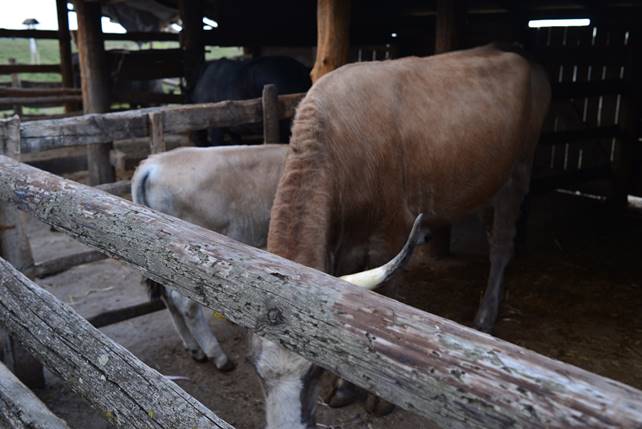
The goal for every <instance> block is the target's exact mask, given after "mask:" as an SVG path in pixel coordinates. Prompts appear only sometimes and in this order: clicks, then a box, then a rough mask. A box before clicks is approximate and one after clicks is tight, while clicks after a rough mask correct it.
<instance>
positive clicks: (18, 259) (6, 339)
mask: <svg viewBox="0 0 642 429" xmlns="http://www.w3.org/2000/svg"><path fill="white" fill-rule="evenodd" d="M2 125H3V128H4V129H3V130H2V132H1V133H0V135H3V136H4V144H3V145H2V146H1V147H0V153H2V154H4V155H7V156H10V157H12V158H18V155H19V154H20V118H19V117H18V116H14V117H13V118H11V119H10V120H8V121H4V122H3V123H2ZM0 227H1V228H0V256H2V257H3V258H4V259H6V260H7V261H8V262H9V263H11V265H13V266H14V267H15V268H16V269H18V270H19V271H21V272H22V273H24V274H25V275H26V276H27V277H32V276H33V275H34V273H35V264H34V260H33V254H32V253H31V245H30V244H29V238H28V236H27V230H26V221H25V215H24V213H22V212H20V211H19V210H18V209H17V208H16V207H14V206H12V205H10V204H0ZM2 337H3V341H2V344H1V345H0V346H1V347H2V349H3V360H4V361H5V363H6V365H7V366H8V367H9V368H11V370H12V371H13V373H14V374H15V375H16V377H18V378H19V379H20V380H22V382H23V383H25V384H26V385H27V386H29V387H34V388H36V387H44V385H45V378H44V372H43V370H42V364H40V362H39V361H37V360H36V359H34V358H33V357H32V356H31V355H30V354H29V353H28V352H27V351H26V350H25V349H24V348H22V346H20V344H18V343H17V342H15V341H14V339H13V338H11V337H10V336H8V335H3V336H2Z"/></svg>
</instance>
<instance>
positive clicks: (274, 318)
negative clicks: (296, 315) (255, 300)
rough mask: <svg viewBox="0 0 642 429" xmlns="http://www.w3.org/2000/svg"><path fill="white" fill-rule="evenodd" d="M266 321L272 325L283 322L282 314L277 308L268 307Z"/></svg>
mask: <svg viewBox="0 0 642 429" xmlns="http://www.w3.org/2000/svg"><path fill="white" fill-rule="evenodd" d="M267 320H268V323H269V324H270V325H272V326H275V325H280V324H281V323H283V314H281V310H279V309H278V308H270V309H269V310H268V312H267Z"/></svg>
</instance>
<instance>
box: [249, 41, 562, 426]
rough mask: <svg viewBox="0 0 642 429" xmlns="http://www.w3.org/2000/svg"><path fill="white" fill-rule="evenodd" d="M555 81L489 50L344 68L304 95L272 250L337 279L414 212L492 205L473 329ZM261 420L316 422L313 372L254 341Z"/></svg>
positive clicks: (369, 259)
mask: <svg viewBox="0 0 642 429" xmlns="http://www.w3.org/2000/svg"><path fill="white" fill-rule="evenodd" d="M549 101H550V86H549V83H548V80H547V78H546V75H545V73H544V71H543V70H542V69H541V68H540V67H538V66H535V65H533V64H531V63H529V61H527V60H526V59H524V58H523V57H522V56H520V55H518V54H516V53H512V52H504V51H501V50H499V49H497V48H495V47H492V46H486V47H481V48H477V49H472V50H467V51H460V52H453V53H448V54H443V55H436V56H433V57H428V58H404V59H400V60H394V61H384V62H372V63H360V64H351V65H347V66H345V67H342V68H340V69H338V70H336V71H334V72H332V73H330V74H328V75H326V76H324V77H323V78H321V79H320V80H319V81H318V82H317V83H316V84H315V85H314V87H313V88H312V89H311V90H310V91H309V92H308V94H307V96H306V97H305V99H304V100H303V101H302V102H301V104H300V106H299V108H298V110H297V114H296V118H295V122H294V127H293V134H292V139H291V142H290V151H289V154H288V157H287V159H286V164H285V169H284V173H283V176H282V178H281V181H280V183H279V187H278V189H277V194H276V198H275V201H274V206H273V208H272V215H271V221H270V228H269V233H268V250H269V251H271V252H273V253H276V254H278V255H280V256H284V257H286V258H288V259H291V260H294V261H297V262H299V263H302V264H304V265H307V266H310V267H314V268H316V269H319V270H322V271H325V272H329V273H332V274H335V275H341V274H345V273H347V272H354V271H358V270H362V269H364V268H367V267H370V266H374V265H378V264H380V263H381V262H382V261H385V260H386V259H387V258H388V257H389V256H390V255H391V254H393V253H394V251H395V249H398V248H399V247H401V242H402V241H403V240H404V238H405V234H406V231H407V230H408V228H409V225H410V224H411V223H412V220H413V219H414V217H415V215H416V214H417V213H421V212H423V213H425V214H426V220H425V222H426V224H427V226H431V225H439V224H442V223H446V222H452V221H456V220H457V219H459V218H461V217H463V216H465V215H467V214H468V213H470V212H472V211H476V210H478V209H483V208H485V207H492V209H493V213H494V216H493V223H492V230H491V233H490V234H489V241H490V266H491V269H490V276H489V280H488V286H487V289H486V293H485V295H484V297H483V300H482V304H481V306H480V309H479V311H478V313H477V316H476V318H475V322H474V324H475V326H476V327H477V328H479V329H481V330H484V331H490V330H491V329H492V327H493V325H494V322H495V319H496V317H497V312H498V307H499V302H500V297H501V294H502V280H503V276H504V269H505V267H506V265H507V264H508V262H509V260H510V258H511V257H512V254H513V238H514V235H515V223H516V220H517V218H518V214H519V209H520V204H521V202H522V200H523V197H524V195H525V193H526V192H527V190H528V186H529V178H530V172H531V164H532V159H533V153H534V149H535V145H536V142H537V140H538V137H539V134H540V129H541V126H542V122H543V120H544V116H545V114H546V112H547V110H548V105H549ZM253 358H254V360H255V365H256V369H257V372H258V374H259V376H260V377H261V379H262V382H263V386H264V390H265V393H266V420H267V427H268V428H269V429H276V428H286V427H287V428H311V427H315V413H316V409H315V408H316V406H315V404H316V394H317V386H318V375H319V373H320V371H319V370H317V368H316V367H315V366H314V365H312V364H311V363H309V362H307V361H306V360H305V359H303V358H301V357H299V356H298V355H296V354H293V353H291V352H288V351H286V350H284V349H282V348H280V347H279V346H278V345H276V344H274V343H272V342H270V341H267V340H263V339H260V338H258V337H255V338H254V339H253Z"/></svg>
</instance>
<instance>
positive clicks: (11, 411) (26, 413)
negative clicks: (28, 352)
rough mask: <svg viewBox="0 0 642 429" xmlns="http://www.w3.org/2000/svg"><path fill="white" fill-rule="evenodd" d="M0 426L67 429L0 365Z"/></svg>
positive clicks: (29, 428) (31, 428)
mask: <svg viewBox="0 0 642 429" xmlns="http://www.w3.org/2000/svg"><path fill="white" fill-rule="evenodd" d="M0 425H1V426H2V427H4V428H12V429H69V426H67V424H66V423H65V422H64V421H63V420H61V419H60V418H58V417H57V416H56V415H55V414H53V413H52V412H51V411H50V410H49V408H47V406H46V405H45V404H43V403H42V402H41V401H40V399H38V397H37V396H36V395H34V394H33V393H32V392H31V391H30V390H29V389H28V388H27V386H25V385H24V384H22V383H21V382H20V380H18V379H17V378H16V377H15V376H14V375H13V374H12V373H11V371H9V370H8V369H7V367H6V366H4V365H3V364H2V363H0Z"/></svg>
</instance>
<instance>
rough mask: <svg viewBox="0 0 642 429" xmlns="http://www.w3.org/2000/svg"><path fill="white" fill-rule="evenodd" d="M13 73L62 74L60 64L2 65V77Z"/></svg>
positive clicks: (0, 68) (0, 72) (0, 73)
mask: <svg viewBox="0 0 642 429" xmlns="http://www.w3.org/2000/svg"><path fill="white" fill-rule="evenodd" d="M11 73H60V64H0V75H2V74H11Z"/></svg>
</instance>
